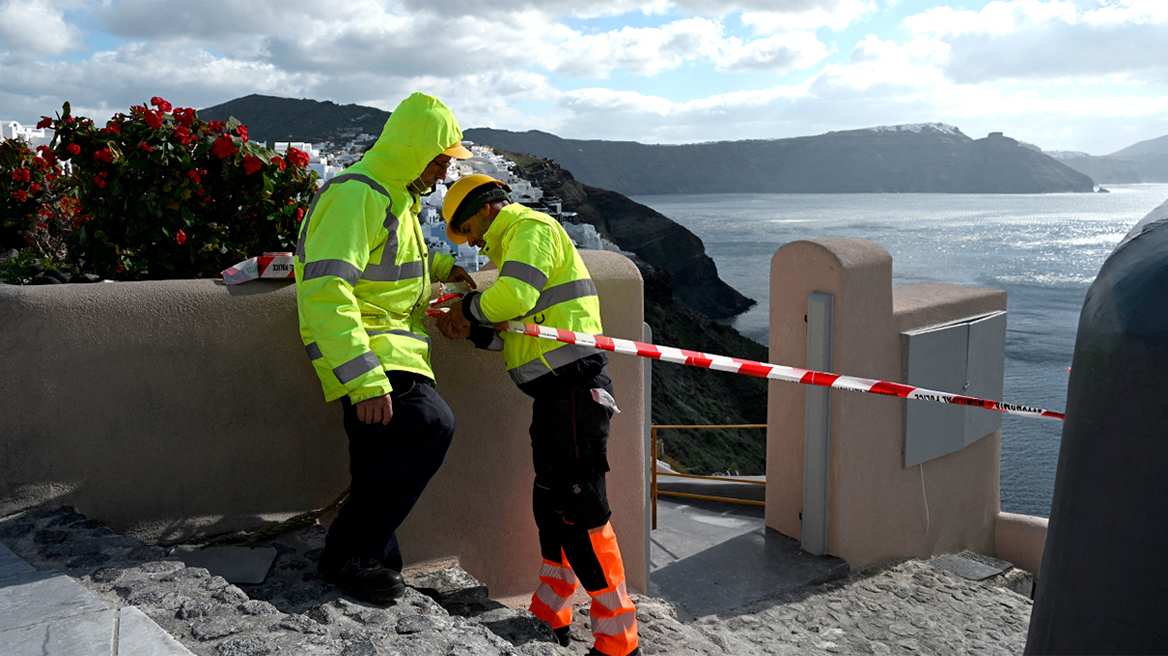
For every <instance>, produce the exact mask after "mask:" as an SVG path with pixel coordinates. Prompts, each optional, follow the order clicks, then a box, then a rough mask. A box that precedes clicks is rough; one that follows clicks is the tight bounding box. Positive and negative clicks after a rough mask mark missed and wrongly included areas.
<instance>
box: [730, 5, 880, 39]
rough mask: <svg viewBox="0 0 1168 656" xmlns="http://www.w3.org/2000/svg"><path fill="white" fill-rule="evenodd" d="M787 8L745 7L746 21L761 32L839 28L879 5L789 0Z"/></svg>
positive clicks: (743, 18) (858, 19) (744, 16)
mask: <svg viewBox="0 0 1168 656" xmlns="http://www.w3.org/2000/svg"><path fill="white" fill-rule="evenodd" d="M784 9H785V10H780V8H779V7H773V6H772V7H769V8H767V9H765V10H763V11H744V12H742V22H743V23H744V24H746V25H749V26H750V27H752V28H753V29H754V30H755V32H756V33H759V34H776V33H780V32H789V31H793V30H813V29H816V28H819V27H830V28H831V29H833V30H837V31H838V30H842V29H844V28H845V27H847V26H849V25H851V24H852V23H855V22H857V21H860V20H863V19H864V18H866V17H868V16H870V15H871V14H873V13H874V12H876V10H877V7H876V3H875V2H874V0H838V1H837V2H815V3H812V2H807V3H788V5H787V6H786V7H785V8H784Z"/></svg>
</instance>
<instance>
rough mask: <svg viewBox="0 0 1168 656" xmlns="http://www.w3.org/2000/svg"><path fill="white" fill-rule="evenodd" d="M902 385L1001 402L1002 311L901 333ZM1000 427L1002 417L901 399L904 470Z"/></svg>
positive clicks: (974, 440)
mask: <svg viewBox="0 0 1168 656" xmlns="http://www.w3.org/2000/svg"><path fill="white" fill-rule="evenodd" d="M900 346H901V348H900V353H901V366H902V370H903V374H904V382H905V384H907V385H912V386H914V387H924V388H926V389H934V390H940V391H942V392H950V393H952V394H963V395H965V396H975V397H978V398H983V399H994V400H1000V399H1001V398H1002V379H1003V377H1004V375H1005V370H1006V313H1005V312H992V313H990V314H984V315H981V316H977V317H969V318H967V319H960V320H958V321H952V322H949V323H944V324H939V325H936V326H928V327H926V328H920V329H918V330H914V331H910V332H904V333H901V334H900ZM1001 427H1002V415H1001V414H1000V413H997V412H994V411H992V410H985V409H982V408H973V407H969V406H961V405H948V404H941V403H931V402H928V401H915V400H908V401H905V415H904V466H905V467H911V466H913V465H916V464H919V463H922V462H925V461H926V460H932V459H934V458H940V457H941V456H944V455H948V454H950V453H953V452H955V451H960V450H961V449H964V448H965V447H967V446H969V445H970V444H973V443H974V442H976V441H978V440H980V439H981V438H983V437H985V436H986V435H989V434H990V433H993V432H994V431H996V430H999V429H1001Z"/></svg>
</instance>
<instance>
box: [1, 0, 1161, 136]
mask: <svg viewBox="0 0 1168 656" xmlns="http://www.w3.org/2000/svg"><path fill="white" fill-rule="evenodd" d="M1165 43H1168V0H995V1H993V2H986V1H983V0H968V1H950V2H938V1H934V0H591V1H587V2H582V1H581V0H543V1H536V0H332V1H306V0H0V120H3V121H5V122H7V121H12V120H15V121H19V122H21V123H24V124H31V123H35V122H37V121H38V120H39V117H40V116H42V115H49V116H51V115H53V114H54V113H55V112H58V111H59V110H60V108H61V105H62V103H64V102H65V101H69V102H70V103H71V105H72V107H73V111H74V114H80V115H84V116H89V117H91V118H94V119H95V120H98V121H104V120H106V119H108V118H109V117H110V116H112V115H113V114H114V113H116V112H119V111H126V110H127V109H128V108H129V107H130V106H131V105H134V104H141V103H144V102H147V101H148V100H149V99H150V98H151V97H154V96H161V97H162V98H165V99H166V100H168V101H170V102H171V103H173V104H174V105H175V106H178V107H195V108H204V107H210V106H213V105H217V104H220V103H223V102H226V101H229V100H233V99H235V98H239V97H242V96H246V95H248V94H252V93H258V94H264V95H271V96H279V97H286V98H310V99H313V100H331V101H333V102H335V103H339V104H349V103H356V104H360V105H369V106H373V107H378V108H381V109H385V110H390V111H392V109H393V108H394V107H396V106H397V104H398V103H399V102H400V101H401V100H402V99H403V98H405V97H406V96H408V95H409V94H410V93H412V92H414V91H423V92H426V93H431V94H434V95H436V96H437V97H439V98H440V99H442V100H443V102H445V103H446V104H447V105H449V106H450V108H451V109H452V110H453V111H454V114H455V116H456V118H457V119H458V121H459V123H460V125H461V126H462V127H463V128H464V129H466V128H473V127H494V128H501V129H507V130H516V131H525V130H543V131H545V132H550V133H553V134H556V135H559V136H561V137H565V138H574V139H605V140H631V141H639V142H642V143H672V144H676V143H696V142H705V141H724V140H739V139H777V138H786V137H797V136H807V135H815V134H822V133H825V132H831V131H838V130H853V129H858V128H866V127H874V126H880V125H897V124H906V123H945V124H948V125H953V126H956V127H958V128H960V129H961V131H962V132H964V133H965V134H967V135H969V136H971V137H974V138H980V137H984V136H985V135H986V134H987V133H989V132H991V131H1002V132H1005V134H1006V135H1007V136H1010V137H1014V138H1016V139H1019V140H1021V141H1024V142H1028V143H1032V144H1035V145H1038V146H1040V147H1041V148H1043V149H1044V150H1048V151H1052V150H1069V151H1078V152H1086V153H1089V154H1092V155H1107V154H1110V153H1112V152H1115V151H1117V150H1120V149H1122V148H1124V147H1126V146H1129V145H1132V144H1134V143H1136V142H1139V141H1143V140H1146V139H1152V138H1156V137H1160V136H1163V135H1166V134H1168V55H1165V52H1166V50H1165Z"/></svg>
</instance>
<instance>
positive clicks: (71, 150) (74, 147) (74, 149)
mask: <svg viewBox="0 0 1168 656" xmlns="http://www.w3.org/2000/svg"><path fill="white" fill-rule="evenodd" d="M65 150H67V151H69V154H70V155H76V154H77V153H80V152H81V146H78V145H77V144H69V145H68V146H65Z"/></svg>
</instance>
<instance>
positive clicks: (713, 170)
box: [466, 124, 1095, 196]
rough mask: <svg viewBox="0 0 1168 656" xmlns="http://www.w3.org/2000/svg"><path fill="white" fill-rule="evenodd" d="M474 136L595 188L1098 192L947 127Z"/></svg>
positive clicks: (1000, 141)
mask: <svg viewBox="0 0 1168 656" xmlns="http://www.w3.org/2000/svg"><path fill="white" fill-rule="evenodd" d="M466 138H467V139H470V140H473V141H475V142H477V143H483V144H488V145H491V146H494V147H496V148H501V149H505V150H514V151H520V152H525V153H531V154H532V155H535V156H537V157H545V158H549V159H552V160H555V161H556V162H557V163H558V164H559V165H560V166H562V167H564V168H566V169H568V170H570V171H572V173H573V175H575V176H576V179H577V180H579V181H581V182H582V183H584V184H587V185H593V186H596V187H600V188H603V189H612V190H613V191H616V192H619V193H622V194H627V195H633V196H635V195H642V194H645V195H648V194H677V193H743V192H754V193H860V192H869V193H880V192H889V193H912V192H916V193H920V192H924V193H1048V192H1090V191H1093V190H1094V186H1095V185H1094V182H1093V181H1092V180H1091V179H1090V178H1089V177H1087V176H1086V175H1083V174H1082V173H1079V172H1077V171H1075V170H1073V169H1071V168H1069V167H1067V166H1066V165H1064V164H1062V163H1060V162H1058V161H1057V160H1055V159H1053V158H1051V157H1049V156H1047V155H1045V154H1043V153H1041V152H1036V151H1035V150H1032V149H1030V148H1026V147H1025V146H1023V145H1022V144H1020V143H1019V142H1017V141H1015V140H1014V139H1011V138H1009V137H1006V136H1003V135H1002V134H1000V133H993V134H991V135H990V136H988V137H986V138H984V139H971V138H970V137H968V136H966V135H964V134H962V133H961V131H960V130H958V129H957V128H954V127H951V126H945V125H940V124H928V125H915V126H894V127H889V128H872V129H865V130H850V131H847V132H829V133H827V134H822V135H818V136H813V137H798V138H793V139H772V140H753V141H726V142H714V143H701V144H689V145H681V146H662V145H646V144H639V143H634V142H627V141H626V142H621V141H581V140H576V139H561V138H560V137H557V136H555V135H552V134H548V133H545V132H538V131H529V132H509V131H506V130H494V129H485V128H482V129H472V130H467V131H466Z"/></svg>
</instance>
